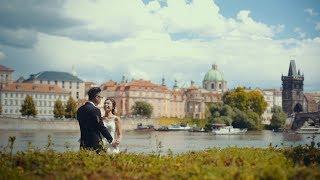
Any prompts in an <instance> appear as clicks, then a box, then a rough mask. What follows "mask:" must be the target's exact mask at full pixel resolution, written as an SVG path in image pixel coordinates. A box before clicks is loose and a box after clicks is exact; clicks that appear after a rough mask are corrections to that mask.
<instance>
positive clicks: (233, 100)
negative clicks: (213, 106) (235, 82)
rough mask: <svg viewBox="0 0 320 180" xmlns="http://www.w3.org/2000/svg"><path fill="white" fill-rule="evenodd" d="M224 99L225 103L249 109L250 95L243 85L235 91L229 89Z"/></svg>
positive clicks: (241, 108)
mask: <svg viewBox="0 0 320 180" xmlns="http://www.w3.org/2000/svg"><path fill="white" fill-rule="evenodd" d="M222 100H223V103H224V104H227V105H229V106H231V107H233V108H237V109H239V110H240V111H248V110H249V96H248V93H247V92H245V89H244V88H242V87H237V88H236V89H235V90H233V91H228V92H227V93H225V94H224V95H223V96H222Z"/></svg>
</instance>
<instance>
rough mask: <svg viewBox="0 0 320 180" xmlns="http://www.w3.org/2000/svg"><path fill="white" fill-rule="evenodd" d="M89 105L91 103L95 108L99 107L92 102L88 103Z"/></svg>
mask: <svg viewBox="0 0 320 180" xmlns="http://www.w3.org/2000/svg"><path fill="white" fill-rule="evenodd" d="M88 102H89V103H91V104H92V105H93V106H94V107H97V106H96V105H95V104H94V103H93V102H92V101H88Z"/></svg>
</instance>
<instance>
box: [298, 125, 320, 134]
mask: <svg viewBox="0 0 320 180" xmlns="http://www.w3.org/2000/svg"><path fill="white" fill-rule="evenodd" d="M296 133H298V134H320V127H315V126H302V127H301V128H300V129H298V130H297V131H296Z"/></svg>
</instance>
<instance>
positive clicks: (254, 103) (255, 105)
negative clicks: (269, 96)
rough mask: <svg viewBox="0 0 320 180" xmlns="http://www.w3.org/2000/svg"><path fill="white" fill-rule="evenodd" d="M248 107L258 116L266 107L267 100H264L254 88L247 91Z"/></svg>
mask: <svg viewBox="0 0 320 180" xmlns="http://www.w3.org/2000/svg"><path fill="white" fill-rule="evenodd" d="M248 95H249V106H250V109H251V110H252V111H253V112H255V113H257V114H258V115H259V116H261V115H262V114H263V112H264V111H265V110H266V109H267V105H268V104H267V102H266V101H265V100H264V97H263V95H262V94H261V92H260V91H257V90H254V91H250V92H249V93H248Z"/></svg>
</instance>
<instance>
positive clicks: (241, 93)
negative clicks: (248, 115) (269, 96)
mask: <svg viewBox="0 0 320 180" xmlns="http://www.w3.org/2000/svg"><path fill="white" fill-rule="evenodd" d="M222 100H223V103H224V104H226V105H229V106H231V107H232V108H237V109H239V110H240V111H243V112H248V111H253V112H255V113H257V114H258V115H259V116H261V115H262V114H263V112H264V111H265V110H266V108H267V102H266V101H265V100H264V97H263V95H262V94H261V93H260V92H259V91H257V90H253V91H246V90H245V89H244V88H242V87H237V88H236V89H235V90H233V91H228V92H226V93H225V94H224V95H223V96H222Z"/></svg>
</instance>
